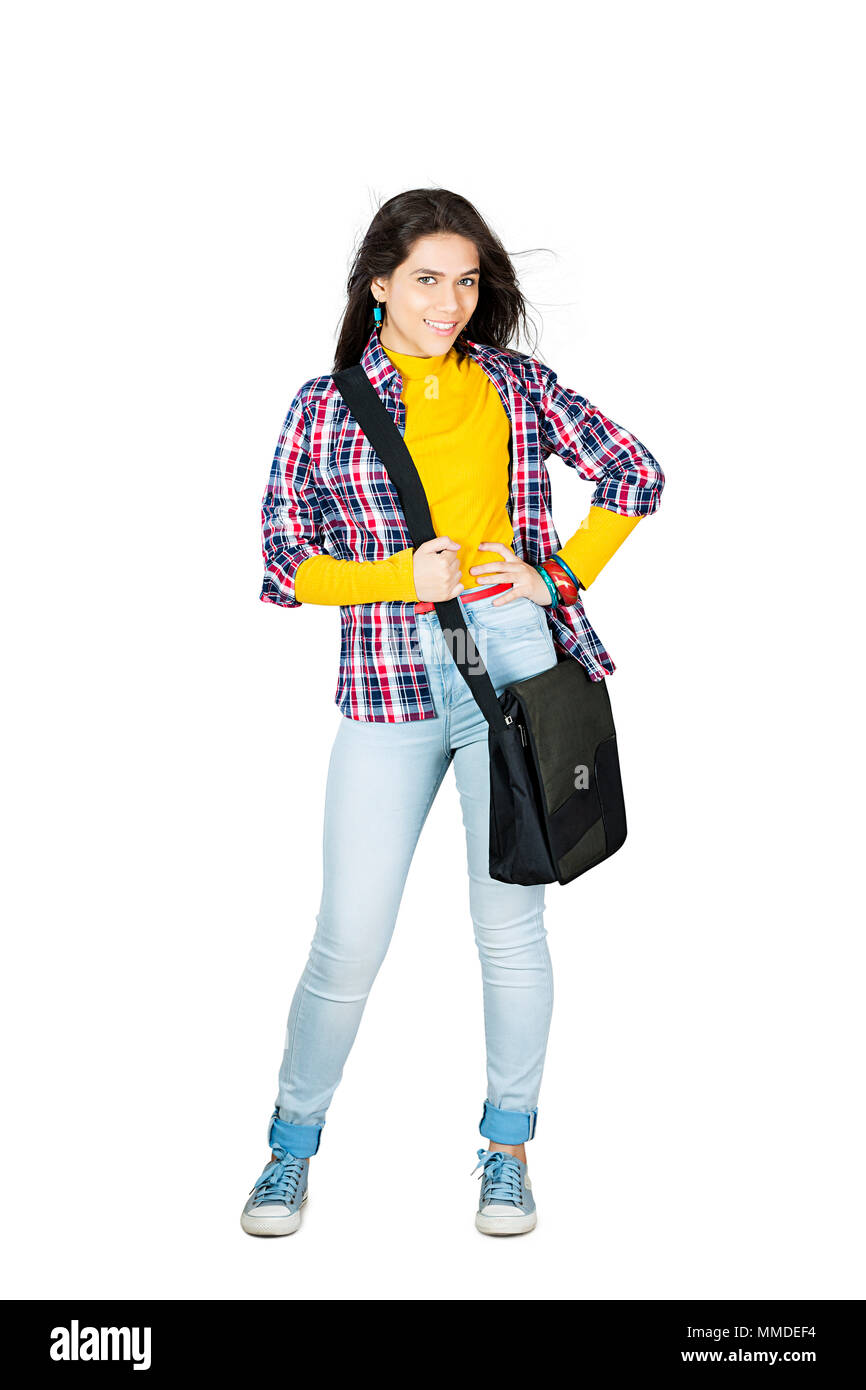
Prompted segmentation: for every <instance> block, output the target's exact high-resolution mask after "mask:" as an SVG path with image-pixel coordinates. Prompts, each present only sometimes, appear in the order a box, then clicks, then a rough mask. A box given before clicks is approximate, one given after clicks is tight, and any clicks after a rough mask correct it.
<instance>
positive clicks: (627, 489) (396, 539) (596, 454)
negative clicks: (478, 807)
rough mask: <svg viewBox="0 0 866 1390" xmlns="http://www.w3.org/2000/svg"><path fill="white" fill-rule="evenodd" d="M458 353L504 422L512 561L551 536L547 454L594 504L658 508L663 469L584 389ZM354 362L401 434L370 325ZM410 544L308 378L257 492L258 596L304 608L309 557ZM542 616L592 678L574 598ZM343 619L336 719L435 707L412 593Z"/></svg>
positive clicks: (554, 542) (525, 362)
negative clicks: (573, 474) (491, 394)
mask: <svg viewBox="0 0 866 1390" xmlns="http://www.w3.org/2000/svg"><path fill="white" fill-rule="evenodd" d="M463 341H465V340H463ZM464 351H466V352H468V354H469V356H471V357H472V358H473V359H474V360H475V361H476V362H477V363H478V365H479V366H480V367H481V368H482V370H483V371H484V372H485V373H486V375H487V376H488V377H489V378H490V380H491V381H492V382H493V384H494V386H495V387H496V389H497V391H498V392H499V396H500V398H501V400H502V404H503V406H504V408H505V410H506V412H507V414H508V417H509V420H510V421H511V436H510V439H509V466H508V471H509V503H508V512H509V515H510V517H511V520H512V523H513V526H514V541H513V546H512V548H513V550H514V553H515V555H516V556H517V557H518V559H520V560H525V561H527V562H528V563H530V564H537V563H538V562H539V561H541V560H544V559H547V557H548V556H549V555H552V554H553V552H554V551H555V550H557V549H558V548H559V545H560V540H559V536H558V535H557V533H556V530H555V528H554V525H553V516H552V514H551V491H550V478H549V476H548V472H547V466H546V464H545V459H546V458H547V456H548V455H549V454H558V455H559V457H560V458H562V459H563V460H564V462H565V463H567V464H568V465H569V466H570V467H571V468H574V469H575V470H576V471H577V473H578V474H579V475H580V477H581V478H584V479H586V480H588V481H589V482H593V483H595V492H594V494H593V497H592V504H593V506H596V507H607V508H608V510H610V511H614V512H619V513H621V514H622V515H626V516H649V515H650V514H651V513H652V512H654V511H655V510H656V509H657V508H658V505H659V501H660V497H661V491H662V488H663V486H664V475H663V473H662V470H661V468H660V467H659V465H658V463H657V462H656V460H655V459H654V458H653V456H652V454H651V453H650V452H649V450H648V449H646V448H645V447H644V445H643V444H641V443H640V441H639V440H637V439H635V437H634V436H633V435H631V434H628V433H627V431H625V430H624V429H622V428H621V427H620V426H619V425H617V424H614V422H613V421H612V420H609V419H607V418H606V417H605V416H604V415H602V414H601V412H600V411H599V410H596V408H595V406H593V405H591V404H590V403H589V401H588V400H587V399H586V398H585V397H584V396H579V395H577V393H576V392H574V391H571V390H569V389H568V387H565V386H562V385H560V383H559V382H558V381H557V377H556V373H555V372H553V371H552V370H551V369H550V368H549V367H546V366H544V365H543V364H542V363H541V362H538V361H537V360H536V359H535V358H533V357H529V356H526V355H525V354H523V353H518V352H514V351H512V350H503V349H500V348H493V347H488V346H485V345H484V344H483V343H475V342H472V341H471V340H470V341H468V342H465V346H464ZM361 364H362V366H363V367H364V370H365V371H366V373H367V375H368V377H369V378H370V380H371V382H372V383H373V385H374V387H375V388H376V390H377V392H378V393H379V395H380V397H381V398H382V400H383V401H384V403H385V406H386V408H387V410H388V413H389V414H390V415H391V417H392V419H393V420H394V421H395V423H396V424H397V426H398V428H399V429H400V432H401V434H402V433H403V432H404V430H405V425H406V407H405V406H404V404H403V402H402V401H401V399H400V396H401V393H402V389H403V380H402V377H401V376H400V373H399V372H398V371H397V369H396V367H395V366H394V365H393V363H392V362H391V361H390V359H389V358H388V355H387V353H386V352H385V350H384V349H383V347H382V345H381V343H380V342H379V334H378V330H377V329H376V328H374V329H373V330H372V332H371V334H370V337H369V339H368V341H367V346H366V347H365V349H364V353H363V356H362V357H361ZM411 545H412V538H411V536H410V535H409V532H408V529H407V526H406V521H405V518H404V515H403V510H402V507H401V505H400V501H399V498H398V497H397V494H396V492H395V490H394V487H393V484H392V483H391V480H390V478H389V477H388V474H387V472H386V470H385V467H384V465H383V464H382V462H381V460H380V458H379V456H378V454H376V453H375V451H374V450H373V448H372V446H371V445H370V444H369V442H368V441H367V438H366V436H365V435H364V434H363V433H362V431H361V430H360V428H359V427H358V426H357V425H356V424H355V421H354V419H353V418H352V416H351V415H350V414H349V410H348V407H347V406H346V404H345V402H344V401H343V398H342V396H341V395H340V393H339V391H338V390H337V388H336V386H335V385H334V382H333V380H332V378H331V377H330V376H317V377H312V378H311V379H310V380H309V381H307V382H305V383H304V385H303V386H301V388H300V390H299V391H298V393H297V395H296V396H295V399H294V400H293V401H292V403H291V405H290V407H289V413H288V415H287V416H286V420H285V423H284V425H283V428H282V432H281V434H280V439H279V443H278V444H277V450H276V453H275V455H274V461H273V464H272V466H271V470H270V475H269V477H268V482H267V486H266V488H265V494H264V497H263V499H262V555H263V558H264V564H265V575H264V583H263V585H262V591H261V594H260V598H261V600H262V602H264V603H274V604H277V605H278V606H279V607H281V608H298V607H300V606H301V605H300V603H299V601H298V599H296V598H295V573H296V571H297V569H298V566H299V565H300V564H301V563H302V561H304V560H306V559H308V558H309V556H311V555H333V556H336V558H337V559H340V560H384V559H387V557H388V556H389V555H393V554H395V553H396V551H398V550H403V549H405V548H406V547H407V546H411ZM544 613H545V616H546V618H547V622H548V625H549V627H550V629H551V632H552V634H553V639H554V644H555V647H556V649H557V652H558V653H561V654H562V655H567V656H572V657H574V658H575V659H576V660H578V661H580V662H581V664H582V665H583V666H584V667H585V668H586V670H587V671H588V672H589V675H590V677H591V679H593V680H602V679H603V678H604V677H605V676H606V675H608V674H609V673H610V672H612V671H613V670H615V666H614V663H613V662H612V660H611V658H610V657H609V655H608V653H607V652H606V651H605V649H604V647H603V646H602V644H601V642H600V640H599V638H598V636H597V634H596V632H595V631H594V629H593V628H592V627H591V626H590V623H589V621H588V619H587V617H586V614H585V613H584V610H583V603H582V601H581V594H580V593H578V600H577V603H574V604H568V605H565V604H556V605H550V606H547V607H545V608H544ZM340 623H341V648H340V673H339V679H338V682H337V690H336V695H335V697H334V698H335V702H336V704H337V706H338V708H339V709H340V711H341V712H342V713H343V714H344V715H346V716H347V717H348V718H350V719H359V720H364V721H371V722H377V723H399V722H402V721H405V720H409V719H427V718H431V717H434V716H435V714H436V709H435V706H434V704H433V700H432V698H431V694H430V687H429V684H428V681H427V671H426V668H425V665H424V661H423V658H422V655H421V648H420V644H419V640H418V635H417V630H416V625H415V613H414V604H413V603H412V602H401V601H398V600H389V601H386V602H382V603H359V604H347V605H343V606H341V608H340Z"/></svg>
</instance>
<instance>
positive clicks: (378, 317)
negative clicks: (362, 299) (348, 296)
mask: <svg viewBox="0 0 866 1390" xmlns="http://www.w3.org/2000/svg"><path fill="white" fill-rule="evenodd" d="M373 322H374V323H375V325H376V327H377V328H381V327H382V306H381V304H380V303H379V301H378V300H377V301H376V307H375V308H374V310H373Z"/></svg>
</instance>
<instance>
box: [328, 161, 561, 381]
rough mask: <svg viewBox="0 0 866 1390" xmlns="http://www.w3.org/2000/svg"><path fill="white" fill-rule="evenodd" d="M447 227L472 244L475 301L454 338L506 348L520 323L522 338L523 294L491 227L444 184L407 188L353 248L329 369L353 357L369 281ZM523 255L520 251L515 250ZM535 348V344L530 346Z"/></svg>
mask: <svg viewBox="0 0 866 1390" xmlns="http://www.w3.org/2000/svg"><path fill="white" fill-rule="evenodd" d="M444 232H453V233H456V234H457V235H458V236H463V237H466V238H467V240H468V241H472V242H474V243H475V246H476V247H477V248H478V258H479V259H478V267H479V270H480V272H481V274H480V277H479V285H478V304H477V306H476V308H475V311H474V312H473V314H472V317H471V319H470V320H469V323H468V324H467V325H466V326H465V327H464V328H463V329H461V331H460V333H459V334H458V335H457V338H456V340H455V343H454V346H455V347H456V348H457V350H458V352H459V351H460V347H461V341H460V340H461V338H470V339H471V340H472V341H473V342H478V343H486V344H488V345H489V346H490V347H498V348H507V347H508V346H509V344H510V343H511V342H512V339H516V338H517V337H518V330H519V329H520V326H521V324H522V326H523V336H524V338H525V339H526V340H527V341H528V339H529V334H528V332H527V301H526V299H525V297H524V295H523V293H522V292H521V290H520V288H519V286H518V283H517V276H516V275H515V272H514V266H513V265H512V264H511V259H510V257H509V255H508V253H507V251H506V250H505V248H504V247H503V245H502V242H501V241H500V240H499V238H498V236H497V235H496V233H495V232H493V231H492V230H491V229H490V227H489V226H488V225H487V223H486V222H485V220H484V218H483V217H482V216H481V214H480V212H478V210H477V209H476V208H475V207H473V205H472V204H471V203H470V202H469V200H468V199H467V198H463V197H461V195H460V194H459V193H450V192H449V191H448V189H447V188H411V189H409V190H408V192H406V193H398V194H396V196H395V197H393V198H389V199H388V201H387V203H383V204H382V206H381V207H380V208H379V210H378V212H377V213H376V215H375V217H374V218H373V221H372V222H371V223H370V226H369V227H368V228H367V232H366V235H365V236H364V239H363V241H362V243H361V245H360V247H359V249H358V251H357V252H356V254H355V259H354V261H353V263H352V268H351V270H350V272H349V280H348V284H347V295H348V298H347V303H346V308H345V310H344V312H343V316H342V319H341V322H340V330H339V337H338V339H337V349H336V355H335V358H334V366H333V369H332V370H333V371H335V372H338V371H342V370H343V368H344V367H350V366H353V365H354V363H356V362H358V361H360V358H361V354H362V353H363V351H364V348H365V347H366V345H367V339H368V338H369V336H370V333H371V331H372V329H373V305H374V304H375V300H374V298H373V292H372V290H371V289H370V281H371V280H372V279H373V278H374V276H376V275H390V274H391V273H392V272H393V271H394V270H395V269H396V268H397V266H398V265H402V264H403V262H404V261H405V260H406V259H407V257H408V256H409V253H410V251H411V249H412V246H413V245H414V243H415V242H416V241H417V240H418V239H419V237H424V236H434V235H436V234H437V233H439V234H441V233H444ZM517 254H522V253H517ZM533 351H534V348H533Z"/></svg>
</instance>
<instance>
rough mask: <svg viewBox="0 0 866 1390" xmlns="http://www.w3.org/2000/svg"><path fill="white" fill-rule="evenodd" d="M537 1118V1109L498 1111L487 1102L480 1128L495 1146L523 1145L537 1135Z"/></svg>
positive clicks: (482, 1113)
mask: <svg viewBox="0 0 866 1390" xmlns="http://www.w3.org/2000/svg"><path fill="white" fill-rule="evenodd" d="M537 1118H538V1109H537V1107H536V1109H535V1110H497V1108H496V1106H495V1105H491V1104H490V1101H489V1100H486V1101H485V1102H484V1109H483V1110H482V1112H481V1123H480V1125H479V1126H478V1128H479V1130H480V1131H481V1133H482V1134H483V1135H484V1138H485V1139H492V1140H493V1142H494V1143H495V1144H522V1143H524V1142H525V1141H526V1140H527V1139H531V1138H532V1137H533V1135H534V1134H535V1121H536V1119H537Z"/></svg>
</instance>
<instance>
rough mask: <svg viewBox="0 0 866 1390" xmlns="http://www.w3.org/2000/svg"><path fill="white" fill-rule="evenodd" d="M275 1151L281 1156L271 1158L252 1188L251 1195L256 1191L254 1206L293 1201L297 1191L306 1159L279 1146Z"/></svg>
mask: <svg viewBox="0 0 866 1390" xmlns="http://www.w3.org/2000/svg"><path fill="white" fill-rule="evenodd" d="M273 1151H274V1153H275V1154H278V1155H279V1157H278V1158H276V1159H273V1158H272V1159H271V1161H270V1163H269V1164H268V1165H267V1167H266V1168H265V1171H264V1172H263V1173H262V1175H261V1177H260V1178H259V1180H258V1182H257V1183H256V1184H255V1186H253V1187H251V1188H250V1195H252V1194H253V1193H255V1196H254V1197H253V1206H254V1207H257V1206H260V1205H261V1203H262V1202H286V1203H291V1202H292V1201H293V1199H294V1197H295V1195H296V1193H297V1190H298V1183H299V1182H300V1181H301V1177H302V1175H303V1171H304V1160H303V1159H302V1158H295V1156H294V1154H290V1153H286V1151H285V1149H281V1148H279V1147H278V1146H275V1147H274V1150H273Z"/></svg>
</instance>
